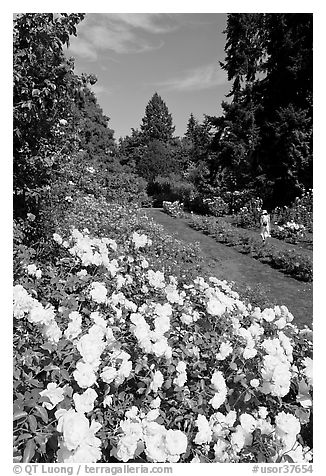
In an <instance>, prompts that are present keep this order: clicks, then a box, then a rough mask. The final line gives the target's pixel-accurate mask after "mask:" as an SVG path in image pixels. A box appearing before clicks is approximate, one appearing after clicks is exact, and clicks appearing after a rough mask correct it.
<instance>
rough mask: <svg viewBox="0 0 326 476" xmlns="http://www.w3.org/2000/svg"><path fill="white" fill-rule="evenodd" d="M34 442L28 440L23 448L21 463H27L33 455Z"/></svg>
mask: <svg viewBox="0 0 326 476" xmlns="http://www.w3.org/2000/svg"><path fill="white" fill-rule="evenodd" d="M35 448H36V445H35V441H34V440H29V441H28V442H27V444H26V446H25V449H24V454H23V463H29V462H30V461H31V459H32V458H33V456H34V454H35Z"/></svg>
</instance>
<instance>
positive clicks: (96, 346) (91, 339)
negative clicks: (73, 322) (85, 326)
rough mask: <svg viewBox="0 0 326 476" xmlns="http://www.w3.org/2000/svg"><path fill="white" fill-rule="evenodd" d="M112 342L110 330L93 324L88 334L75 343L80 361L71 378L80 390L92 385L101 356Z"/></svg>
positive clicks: (95, 378)
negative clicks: (80, 357)
mask: <svg viewBox="0 0 326 476" xmlns="http://www.w3.org/2000/svg"><path fill="white" fill-rule="evenodd" d="M112 340H113V335H112V330H111V329H110V328H109V329H106V327H105V323H104V326H103V325H98V324H94V325H93V326H92V327H90V329H89V331H88V333H87V334H84V335H83V336H82V337H81V338H80V339H79V340H78V341H77V342H76V347H77V349H78V351H79V353H80V355H81V356H82V359H81V360H79V361H78V362H77V364H76V370H75V371H74V373H73V376H74V379H75V380H76V382H77V383H78V385H79V386H80V388H88V387H91V386H92V385H94V383H95V382H96V380H97V376H96V373H97V371H98V369H99V367H100V364H101V354H102V352H103V351H104V349H105V347H106V346H107V345H109V344H112Z"/></svg>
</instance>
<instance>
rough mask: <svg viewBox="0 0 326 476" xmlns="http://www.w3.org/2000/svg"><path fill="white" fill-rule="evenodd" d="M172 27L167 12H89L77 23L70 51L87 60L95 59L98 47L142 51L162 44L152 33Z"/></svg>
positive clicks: (119, 52)
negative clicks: (75, 36)
mask: <svg viewBox="0 0 326 476" xmlns="http://www.w3.org/2000/svg"><path fill="white" fill-rule="evenodd" d="M174 28H176V23H175V21H174V20H173V19H172V18H171V16H169V15H167V14H159V13H103V14H95V13H94V14H88V15H86V18H85V20H84V21H83V22H82V23H81V24H80V25H79V27H78V37H77V38H72V40H71V45H70V48H69V51H70V52H71V53H73V54H75V55H78V56H81V57H83V58H85V59H88V60H90V61H94V60H96V59H98V55H99V52H101V51H113V52H115V53H118V54H126V53H142V52H144V51H149V50H153V49H158V48H160V47H161V46H163V44H164V43H163V41H162V40H160V39H158V38H157V37H156V38H154V36H155V35H157V34H162V33H167V32H169V31H171V30H172V29H174Z"/></svg>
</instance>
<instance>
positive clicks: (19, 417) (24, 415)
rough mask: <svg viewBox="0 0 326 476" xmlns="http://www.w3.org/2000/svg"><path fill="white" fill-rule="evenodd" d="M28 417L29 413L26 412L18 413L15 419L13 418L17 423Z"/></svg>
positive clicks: (15, 414)
mask: <svg viewBox="0 0 326 476" xmlns="http://www.w3.org/2000/svg"><path fill="white" fill-rule="evenodd" d="M26 416H27V413H26V412H24V411H21V410H20V411H17V412H15V413H14V418H13V421H17V420H20V419H21V418H24V417H26Z"/></svg>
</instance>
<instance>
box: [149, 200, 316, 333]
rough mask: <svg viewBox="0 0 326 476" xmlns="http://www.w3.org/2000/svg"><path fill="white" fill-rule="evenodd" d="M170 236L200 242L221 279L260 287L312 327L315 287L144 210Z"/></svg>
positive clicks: (180, 222)
mask: <svg viewBox="0 0 326 476" xmlns="http://www.w3.org/2000/svg"><path fill="white" fill-rule="evenodd" d="M144 212H145V213H146V214H147V215H148V216H149V217H151V218H153V219H154V221H155V222H156V223H158V224H160V225H162V226H163V227H164V228H165V230H166V231H167V233H169V234H170V235H174V236H175V237H176V238H177V239H179V240H183V241H185V242H187V243H194V242H198V244H199V247H200V250H201V253H202V256H203V258H204V261H205V268H206V270H207V272H208V273H210V274H211V275H212V276H216V277H217V278H218V279H222V280H223V279H226V280H227V281H234V282H235V283H236V285H237V287H238V289H239V291H241V289H243V290H244V289H246V288H248V286H249V287H252V288H253V289H255V288H257V286H258V287H259V289H260V290H262V291H263V292H264V293H266V295H267V296H268V298H269V299H270V300H271V301H272V302H275V303H277V304H279V305H281V304H284V305H285V306H287V307H288V309H289V310H290V311H291V312H292V314H293V315H294V317H295V320H294V323H296V324H297V325H299V327H301V326H302V325H304V324H307V325H309V326H311V323H312V299H313V291H312V283H305V282H301V281H298V280H296V279H294V278H292V277H290V276H286V275H285V274H283V273H282V272H280V271H278V270H276V269H274V268H271V267H270V266H268V265H266V264H263V263H261V262H260V261H257V260H255V259H254V258H252V257H250V256H248V255H244V254H241V253H240V252H238V251H236V250H235V249H234V248H232V247H230V246H227V245H225V244H222V243H218V242H216V241H215V240H214V239H213V238H211V237H209V236H206V235H204V234H203V233H202V232H200V231H196V230H194V229H192V228H190V227H189V226H188V225H187V223H186V221H185V220H183V219H181V218H172V217H171V216H169V215H167V214H166V213H163V212H162V210H161V209H157V208H151V209H144Z"/></svg>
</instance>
